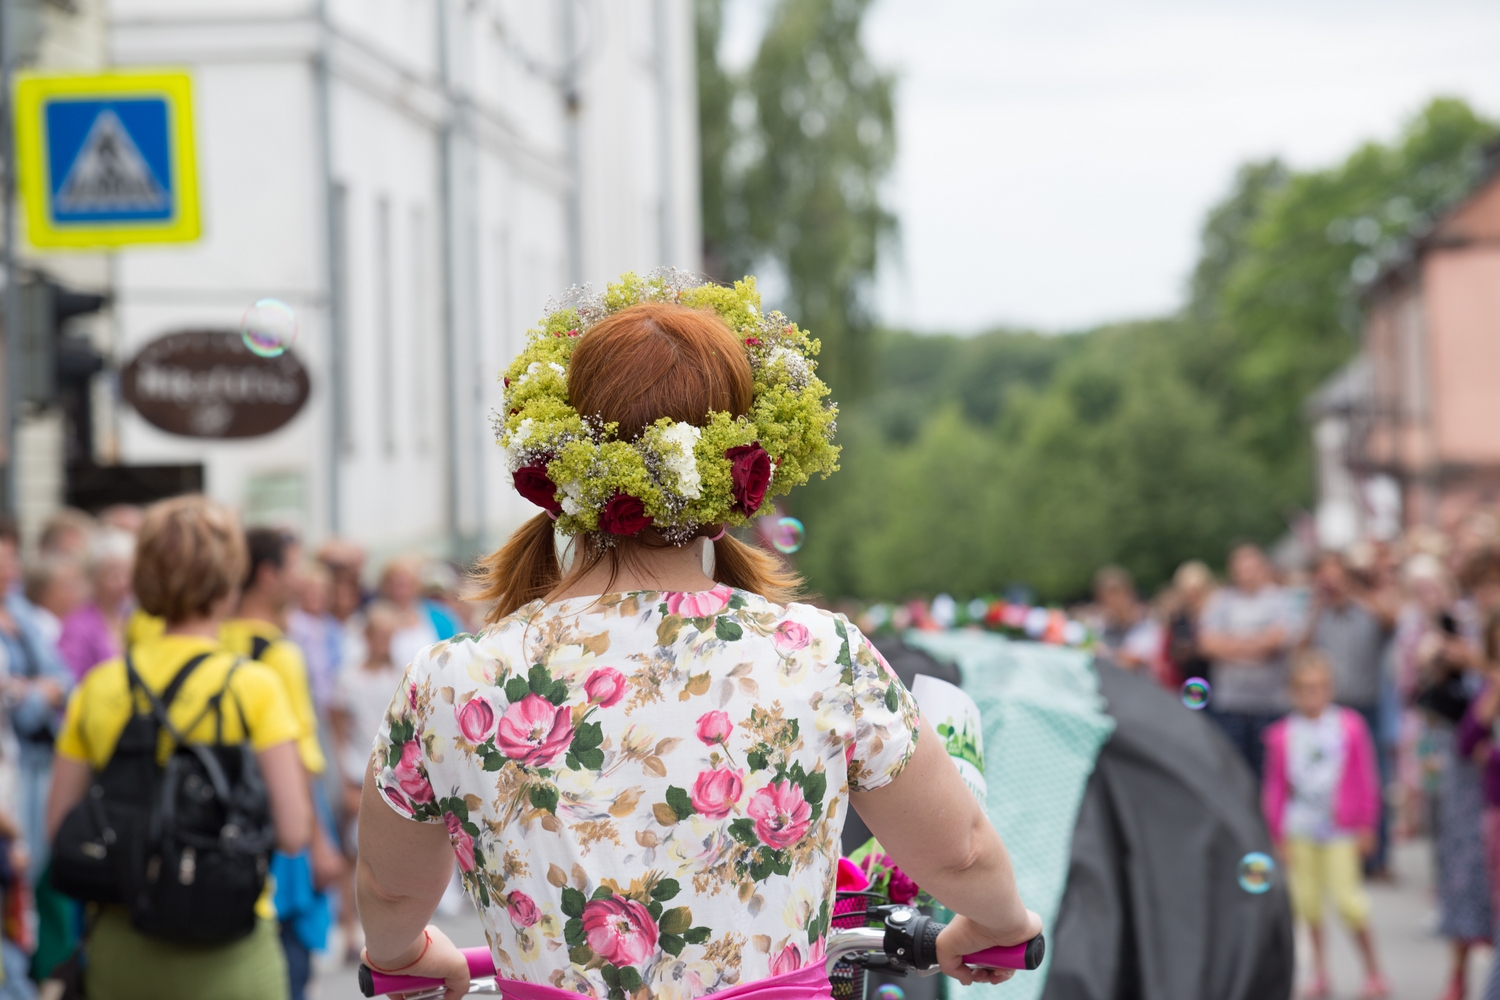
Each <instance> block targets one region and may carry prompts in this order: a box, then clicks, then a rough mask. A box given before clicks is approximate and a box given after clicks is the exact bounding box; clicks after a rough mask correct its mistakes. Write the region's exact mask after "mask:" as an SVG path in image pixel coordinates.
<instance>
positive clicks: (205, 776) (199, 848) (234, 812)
mask: <svg viewBox="0 0 1500 1000" xmlns="http://www.w3.org/2000/svg"><path fill="white" fill-rule="evenodd" d="M207 657H208V654H206V653H205V654H202V655H200V656H197V657H194V658H193V659H192V660H189V661H188V662H187V663H186V664H185V665H184V666H183V667H182V669H181V670H179V671H178V672H177V676H176V677H174V678H172V682H171V683H170V684H168V685H167V687H166V689H165V690H163V691H162V693H161V695H160V697H158V696H157V695H156V694H155V693H153V692H152V691H151V689H150V688H148V687H147V686H146V685H145V684H144V683H143V682H142V681H141V679H140V676H139V675H138V674H137V673H136V671H135V667H134V665H133V664H132V663H131V661H130V657H129V655H128V654H127V656H126V658H125V672H126V677H127V680H128V682H129V689H130V698H131V705H132V708H134V705H135V693H136V692H137V691H139V692H141V693H142V694H144V695H145V697H146V701H147V703H148V704H149V706H150V713H149V714H141V713H138V712H133V714H132V715H131V718H130V720H129V721H128V722H127V723H126V725H125V729H124V731H123V732H122V733H121V734H120V739H119V741H118V742H117V743H116V744H115V750H114V753H113V754H112V755H111V757H110V759H109V763H108V764H106V765H105V767H104V769H103V770H102V771H99V772H98V773H97V774H96V775H95V776H94V780H93V782H92V783H91V784H90V786H89V790H88V792H87V794H86V795H85V797H84V800H83V802H81V803H79V804H78V805H77V806H75V807H74V808H73V810H72V811H71V812H69V813H68V815H67V817H66V818H64V820H63V823H62V826H61V828H59V830H58V833H57V839H56V843H55V844H54V846H53V860H52V883H53V885H54V887H56V888H57V890H58V891H59V892H62V893H64V894H65V895H69V896H73V897H75V898H77V899H81V900H86V901H89V902H96V903H107V904H117V905H123V906H125V907H126V908H127V909H128V910H129V911H130V922H131V924H132V925H133V926H134V927H135V929H136V930H138V931H140V932H141V933H142V934H145V935H147V936H149V937H154V938H161V939H163V940H167V941H174V942H178V943H182V944H199V945H213V944H225V943H227V942H230V941H235V940H238V939H239V938H243V937H245V936H246V935H248V934H249V933H250V932H251V931H252V930H254V928H255V921H256V915H255V903H256V900H257V899H259V897H260V894H261V890H262V889H263V888H264V887H265V882H266V873H267V871H268V870H269V868H270V856H271V851H272V849H273V847H274V845H275V829H274V827H273V826H272V822H271V811H270V800H269V798H268V796H267V793H266V787H265V782H264V780H263V779H262V777H261V773H260V767H259V765H258V763H257V761H256V758H255V753H254V751H253V749H252V748H251V746H250V745H249V743H248V741H245V742H241V743H231V744H226V743H224V740H223V722H224V717H223V711H224V705H223V700H224V696H225V695H226V694H230V695H231V697H233V695H232V692H230V690H229V684H230V681H231V679H232V678H233V677H234V671H235V670H236V669H238V664H235V665H234V666H232V667H230V669H229V672H228V674H227V675H226V677H225V679H224V686H223V687H222V688H220V689H219V691H218V693H216V694H215V695H214V696H213V697H212V698H210V699H209V701H208V703H207V704H206V705H205V706H204V709H203V712H202V713H201V714H200V715H199V716H198V718H196V719H194V720H193V722H192V724H191V725H189V726H187V727H186V731H187V732H191V731H192V730H193V729H194V728H196V726H197V725H198V723H199V722H200V721H201V720H202V719H203V717H204V716H206V715H207V714H208V713H209V712H213V713H214V714H215V733H214V742H213V743H212V744H192V743H188V742H186V741H185V740H184V739H183V736H182V732H179V731H178V729H177V728H176V727H175V726H173V725H172V723H171V720H170V719H169V718H168V715H167V709H168V707H169V706H170V705H171V704H172V700H173V699H174V698H175V697H176V696H177V693H178V692H179V691H180V690H181V689H182V685H183V683H184V682H185V681H186V680H187V678H188V677H189V676H190V675H191V674H192V672H193V671H194V670H195V669H197V667H198V665H199V664H201V663H202V662H203V661H204V660H205V659H207ZM235 708H236V711H238V710H239V705H238V702H237V701H236V705H235ZM243 718H244V716H243V714H241V720H243ZM241 728H242V729H243V728H244V727H243V726H242V727H241ZM163 732H165V733H166V735H167V736H168V738H169V739H170V740H171V742H172V752H171V754H170V756H169V757H168V758H167V762H166V764H165V765H160V764H158V763H157V751H158V748H159V746H160V739H161V735H162V733H163Z"/></svg>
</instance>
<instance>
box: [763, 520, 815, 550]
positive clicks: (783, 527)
mask: <svg viewBox="0 0 1500 1000" xmlns="http://www.w3.org/2000/svg"><path fill="white" fill-rule="evenodd" d="M806 537H807V531H806V529H805V528H803V527H802V522H801V521H799V520H797V519H796V518H795V517H783V518H780V519H778V520H777V522H776V526H775V527H773V528H772V529H771V544H772V545H773V546H775V547H776V551H777V552H784V553H786V554H787V555H791V554H792V553H793V552H796V551H797V550H798V549H800V548H802V541H803V539H804V538H806Z"/></svg>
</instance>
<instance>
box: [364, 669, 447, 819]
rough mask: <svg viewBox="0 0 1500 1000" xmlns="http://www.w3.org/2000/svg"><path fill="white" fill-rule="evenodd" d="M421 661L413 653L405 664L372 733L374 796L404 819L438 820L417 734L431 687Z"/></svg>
mask: <svg viewBox="0 0 1500 1000" xmlns="http://www.w3.org/2000/svg"><path fill="white" fill-rule="evenodd" d="M426 675H427V662H426V660H425V659H424V658H423V657H422V656H418V657H417V658H416V659H415V660H413V661H412V662H411V665H410V666H408V667H407V668H406V673H405V674H403V675H402V677H401V683H400V684H399V685H397V687H396V693H395V695H394V696H392V698H391V703H390V706H389V707H388V708H387V709H386V710H385V721H383V722H382V723H381V724H380V729H379V730H377V731H376V733H375V747H374V750H373V751H372V753H373V756H374V759H375V768H374V772H375V787H376V789H377V790H379V792H380V797H381V798H382V799H384V800H385V801H386V804H387V805H389V806H390V807H391V808H392V809H394V810H395V811H396V812H398V813H400V814H401V815H402V816H405V817H406V818H407V819H414V820H417V821H418V822H422V823H441V822H443V813H442V810H441V809H440V808H438V804H437V796H436V795H434V794H433V791H432V782H431V780H430V779H429V778H428V775H427V755H426V751H425V749H424V747H423V740H422V737H423V735H424V734H425V733H426V732H427V723H428V717H429V716H430V714H431V712H432V699H433V691H432V685H431V683H430V682H428V681H427V677H426Z"/></svg>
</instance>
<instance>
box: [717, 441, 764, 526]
mask: <svg viewBox="0 0 1500 1000" xmlns="http://www.w3.org/2000/svg"><path fill="white" fill-rule="evenodd" d="M724 457H725V458H727V459H729V466H730V468H729V476H730V479H732V480H733V481H734V508H735V510H738V511H739V512H740V513H741V514H743V515H745V516H746V517H749V516H750V515H751V514H754V513H755V512H756V511H758V510H760V505H761V502H762V501H764V500H765V498H766V487H767V486H770V485H771V456H770V455H768V454H766V449H764V448H762V447H761V446H760V442H759V441H752V442H751V443H750V444H741V445H736V446H735V447H733V448H730V449H729V450H728V451H726V452H724Z"/></svg>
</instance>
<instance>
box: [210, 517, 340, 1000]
mask: <svg viewBox="0 0 1500 1000" xmlns="http://www.w3.org/2000/svg"><path fill="white" fill-rule="evenodd" d="M245 548H246V550H247V552H248V553H249V559H248V562H247V566H246V570H245V579H244V586H243V588H242V591H241V594H240V602H239V609H238V611H237V612H236V614H235V617H234V618H233V619H231V620H229V621H226V622H225V623H224V625H223V627H222V628H221V629H220V631H219V638H220V640H221V641H222V642H223V643H224V645H225V647H226V648H228V649H230V650H232V651H233V652H235V653H238V654H239V655H240V656H243V657H246V658H248V659H251V660H256V661H258V662H260V663H263V664H265V665H266V666H267V667H270V668H271V669H272V670H273V671H275V673H276V674H277V676H279V677H280V678H281V681H282V684H283V686H284V687H285V688H286V693H287V697H288V700H289V702H290V704H291V708H292V715H293V716H294V717H295V721H296V724H297V726H298V728H299V730H300V735H299V737H298V740H297V750H298V754H299V756H300V757H301V759H302V764H303V766H304V767H305V768H306V769H307V773H308V776H309V779H310V787H311V788H312V793H313V802H314V816H315V818H316V821H317V829H315V830H314V832H313V839H312V843H311V845H310V847H309V850H308V852H307V853H306V854H305V855H297V856H281V855H278V856H277V857H275V858H274V859H273V860H272V868H271V871H272V874H273V875H275V876H276V915H277V918H278V919H279V920H280V922H281V944H282V950H283V952H284V953H285V955H286V963H287V973H288V977H289V983H290V986H291V1000H303V997H304V996H305V993H306V989H307V984H308V981H309V980H310V979H311V977H312V954H311V953H312V951H313V950H317V949H321V948H323V947H324V946H325V945H326V943H327V937H328V928H329V925H330V924H331V922H332V917H331V913H330V901H329V898H328V895H327V893H326V892H324V889H325V888H326V887H328V886H331V885H334V884H335V883H337V882H338V881H339V880H340V879H341V878H342V877H343V874H344V867H345V864H344V858H343V855H342V854H341V853H340V852H339V850H338V848H337V847H335V846H334V844H333V842H332V840H331V838H330V837H329V836H328V833H327V830H328V829H330V828H331V825H332V814H331V812H330V810H329V809H328V807H327V794H326V792H325V791H324V789H323V787H322V782H321V780H320V779H321V775H322V774H323V772H324V771H325V770H326V769H327V766H328V762H327V760H326V759H325V757H324V755H323V749H322V746H321V744H320V743H319V740H318V717H317V713H316V710H315V709H314V708H313V698H312V688H311V686H310V685H309V683H308V680H307V663H306V660H305V659H304V658H303V656H302V650H300V649H298V648H297V644H296V643H294V642H292V641H291V640H290V639H288V638H287V637H286V636H285V635H284V634H283V633H282V630H281V624H282V623H283V622H284V621H285V619H286V610H287V607H288V605H290V604H291V601H292V597H293V595H294V594H295V593H296V583H297V579H296V574H297V567H298V566H299V565H300V555H301V553H300V546H299V545H298V544H297V540H296V538H295V537H294V536H293V535H292V534H290V533H289V532H286V531H281V530H277V529H274V528H251V529H250V530H249V531H247V532H245Z"/></svg>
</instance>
